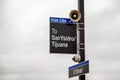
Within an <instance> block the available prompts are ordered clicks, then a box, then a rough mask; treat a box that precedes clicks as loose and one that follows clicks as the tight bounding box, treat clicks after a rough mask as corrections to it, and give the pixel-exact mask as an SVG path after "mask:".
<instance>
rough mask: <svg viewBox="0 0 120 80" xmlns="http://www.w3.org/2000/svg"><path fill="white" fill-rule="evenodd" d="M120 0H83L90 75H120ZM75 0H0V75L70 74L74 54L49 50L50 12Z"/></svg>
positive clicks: (59, 78) (115, 79)
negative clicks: (51, 52)
mask: <svg viewBox="0 0 120 80" xmlns="http://www.w3.org/2000/svg"><path fill="white" fill-rule="evenodd" d="M119 3H120V0H85V31H86V32H85V33H86V34H85V39H86V40H85V42H86V43H85V45H86V60H89V61H90V73H89V74H87V80H120V76H119V75H120V5H119ZM73 9H77V1H76V0H0V80H77V79H78V77H74V78H71V79H69V78H68V67H69V66H71V65H74V64H76V63H74V62H73V61H72V60H71V58H72V57H73V56H74V55H66V54H50V53H49V17H50V16H52V17H53V16H54V17H68V14H69V12H70V11H71V10H73Z"/></svg>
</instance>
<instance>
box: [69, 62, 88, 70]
mask: <svg viewBox="0 0 120 80" xmlns="http://www.w3.org/2000/svg"><path fill="white" fill-rule="evenodd" d="M86 64H89V60H87V61H83V62H81V63H79V64H77V65H74V66H71V67H69V70H71V69H75V68H77V67H80V66H84V65H86Z"/></svg>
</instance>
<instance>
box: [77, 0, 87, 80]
mask: <svg viewBox="0 0 120 80" xmlns="http://www.w3.org/2000/svg"><path fill="white" fill-rule="evenodd" d="M78 10H79V11H80V12H81V19H80V21H79V35H80V36H79V39H80V41H79V42H80V43H79V44H80V45H79V47H80V49H79V50H80V51H79V55H80V56H81V61H84V60H85V33H84V31H85V29H84V0H78ZM79 80H85V75H82V76H79Z"/></svg>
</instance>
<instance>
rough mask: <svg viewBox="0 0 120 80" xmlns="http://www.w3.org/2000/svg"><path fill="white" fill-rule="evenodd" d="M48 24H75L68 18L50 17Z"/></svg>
mask: <svg viewBox="0 0 120 80" xmlns="http://www.w3.org/2000/svg"><path fill="white" fill-rule="evenodd" d="M50 23H60V24H76V22H73V21H71V19H69V18H60V17H50Z"/></svg>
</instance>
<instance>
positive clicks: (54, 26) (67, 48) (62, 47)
mask: <svg viewBox="0 0 120 80" xmlns="http://www.w3.org/2000/svg"><path fill="white" fill-rule="evenodd" d="M76 42H77V34H76V24H75V22H72V21H71V20H70V19H69V18H56V17H50V53H61V54H76V51H77V49H76V47H77V45H76Z"/></svg>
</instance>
